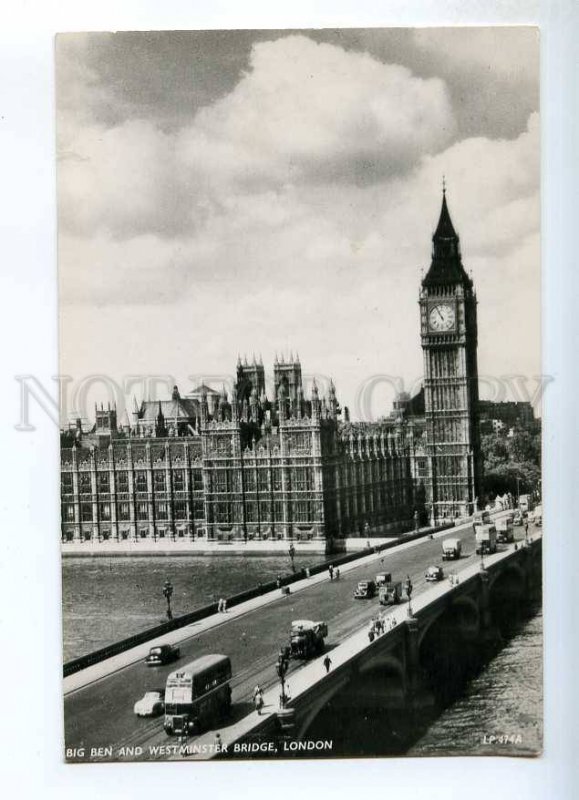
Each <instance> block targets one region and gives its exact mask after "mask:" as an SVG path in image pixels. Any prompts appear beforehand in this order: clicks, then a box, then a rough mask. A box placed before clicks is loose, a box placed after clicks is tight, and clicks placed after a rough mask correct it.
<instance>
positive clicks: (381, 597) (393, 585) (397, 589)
mask: <svg viewBox="0 0 579 800" xmlns="http://www.w3.org/2000/svg"><path fill="white" fill-rule="evenodd" d="M401 599H402V582H401V581H392V580H390V581H388V582H387V583H383V584H382V586H380V589H379V591H378V601H379V603H380V605H381V606H393V605H397V604H398V603H399V602H400V600H401Z"/></svg>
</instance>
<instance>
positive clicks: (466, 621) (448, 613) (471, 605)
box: [418, 593, 480, 647]
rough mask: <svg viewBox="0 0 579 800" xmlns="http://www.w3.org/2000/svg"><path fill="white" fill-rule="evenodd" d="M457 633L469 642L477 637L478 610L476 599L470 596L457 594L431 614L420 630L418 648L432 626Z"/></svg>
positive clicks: (478, 626) (478, 625)
mask: <svg viewBox="0 0 579 800" xmlns="http://www.w3.org/2000/svg"><path fill="white" fill-rule="evenodd" d="M441 623H442V624H444V625H445V627H447V628H450V629H453V630H455V631H457V630H458V631H459V632H460V634H461V636H462V637H463V638H464V639H466V640H468V641H471V640H473V639H475V638H476V637H477V636H478V633H479V630H480V609H479V604H478V599H477V598H475V597H473V596H472V595H471V594H466V593H464V594H458V595H457V596H456V597H453V598H452V601H451V602H450V603H449V604H448V605H444V606H441V607H440V609H439V611H438V613H437V614H433V615H432V616H431V617H430V618H429V620H428V623H427V624H426V625H425V626H424V627H423V628H421V630H420V635H419V639H418V645H419V647H422V643H423V642H424V640H425V638H426V637H427V636H428V634H429V632H430V631H431V629H432V627H433V626H434V625H440V624H441Z"/></svg>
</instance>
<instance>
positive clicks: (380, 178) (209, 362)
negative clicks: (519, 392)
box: [59, 37, 540, 413]
mask: <svg viewBox="0 0 579 800" xmlns="http://www.w3.org/2000/svg"><path fill="white" fill-rule="evenodd" d="M453 124H454V123H453V114H452V109H451V108H450V107H449V104H448V99H447V95H446V90H445V88H444V84H443V83H442V82H441V81H437V80H431V81H422V80H419V79H417V78H414V77H413V76H412V75H411V74H410V72H409V71H408V70H406V69H403V68H401V67H397V66H388V65H384V64H381V63H379V62H377V61H374V60H373V59H371V58H370V57H368V56H366V55H361V54H357V53H346V52H345V51H343V50H341V49H340V48H338V47H335V46H333V45H327V44H323V45H317V44H315V43H313V42H311V41H310V40H308V39H307V38H305V37H288V38H286V39H281V40H277V41H276V42H268V43H262V44H259V45H256V46H255V47H254V50H253V57H252V62H251V69H250V71H249V72H248V74H247V75H245V76H243V77H242V78H241V80H240V82H239V83H238V85H237V87H236V88H235V89H234V91H233V92H232V93H231V94H229V95H227V96H226V97H224V98H223V99H222V100H219V101H218V102H216V103H215V104H213V105H212V106H209V107H207V108H206V109H204V110H203V111H202V112H201V113H200V114H198V115H197V117H196V118H195V119H194V120H193V121H192V122H191V123H190V124H189V125H188V126H187V127H186V128H183V129H181V130H180V131H178V132H177V133H171V134H169V133H165V132H163V131H161V130H160V129H159V128H158V127H156V126H155V125H154V124H153V123H152V122H150V121H149V122H145V121H142V120H132V121H127V122H125V123H124V124H123V125H119V126H116V127H114V128H106V127H104V126H102V125H101V126H96V125H93V124H87V123H82V124H80V125H76V123H75V124H73V125H72V127H71V126H70V122H69V121H67V123H66V125H63V126H61V148H62V150H63V151H64V153H65V155H66V156H67V157H65V158H64V160H63V162H62V169H61V174H60V186H61V209H60V210H61V219H62V222H63V225H62V233H61V237H60V259H59V260H60V266H61V285H62V289H63V294H62V296H63V300H64V301H65V302H66V303H67V304H68V307H67V308H66V313H65V315H64V317H63V343H64V344H63V369H64V370H65V371H67V372H71V373H72V374H75V373H76V374H82V373H85V372H86V371H87V364H88V363H90V364H91V366H90V367H88V369H90V370H95V369H106V370H108V371H109V372H111V373H113V374H116V375H123V374H127V373H128V372H134V371H137V372H139V371H153V372H159V373H160V372H167V371H169V372H173V374H175V375H176V376H179V375H181V376H183V375H185V374H188V373H187V370H188V371H189V372H190V371H191V370H193V371H202V372H203V371H207V370H209V371H217V372H219V373H223V372H227V371H230V370H232V369H233V365H234V361H235V357H236V355H237V351H238V350H241V351H242V352H243V351H247V352H248V353H250V352H252V351H253V350H255V351H259V350H262V351H263V355H264V358H265V359H266V360H267V361H270V360H271V358H272V356H273V353H274V351H275V350H276V349H277V350H279V351H281V350H284V349H285V350H286V351H289V350H290V349H291V348H293V349H297V350H299V351H300V353H301V355H302V360H303V362H304V368H305V369H308V370H311V371H319V372H323V373H324V374H333V375H334V377H335V378H336V380H337V381H338V389H339V390H340V393H341V396H342V397H343V398H344V400H345V402H347V403H348V404H350V405H352V404H353V403H354V398H355V397H356V394H357V392H358V391H359V390H360V387H361V386H363V385H364V383H365V381H367V380H368V378H369V377H371V376H372V375H376V374H389V375H397V376H401V377H404V380H405V381H406V382H409V381H413V380H414V379H415V378H416V377H417V376H419V375H420V374H421V372H422V360H421V352H420V341H419V335H418V312H417V305H416V303H417V294H418V286H419V281H420V267H423V268H425V269H426V268H428V265H429V256H430V235H431V232H432V230H433V229H434V227H435V225H436V221H437V217H438V213H439V209H440V183H441V177H442V174H443V173H445V174H446V176H447V180H448V183H449V193H448V197H449V203H450V208H451V215H452V217H453V220H454V222H455V225H456V227H457V230H458V232H459V234H460V236H461V240H462V243H463V254H464V260H465V265H466V267H467V269H468V268H472V270H473V274H474V279H475V283H476V285H477V289H478V292H479V299H480V306H479V317H480V328H481V336H480V340H481V348H480V358H479V365H480V369H481V371H485V372H489V371H491V370H501V371H508V370H509V369H511V370H513V369H517V368H518V367H515V366H514V365H518V364H521V367H520V369H522V370H529V371H534V372H535V373H536V372H538V371H539V369H540V366H539V348H538V336H539V330H540V322H539V320H538V298H539V266H538V256H539V253H538V244H537V242H538V239H537V237H538V229H539V204H538V185H539V181H538V164H539V126H538V118H536V117H532V118H531V119H530V121H529V129H528V131H526V132H524V133H522V134H521V135H520V136H518V137H517V138H515V139H511V140H492V139H488V138H484V137H477V138H472V139H467V140H464V141H459V142H454V143H453V141H452V140H451V139H450V138H449V135H450V132H451V131H452V130H453ZM72 154H74V156H73V155H72ZM364 164H366V165H368V164H369V165H371V175H369V176H368V175H367V174H366V175H365V178H366V179H365V180H361V173H360V169H362V166H361V165H364ZM161 304H163V305H161ZM113 306H114V307H113ZM525 309H527V310H529V315H528V316H526V317H525V322H524V325H521V317H520V315H521V314H524V313H525ZM99 329H100V330H101V334H100V335H99V334H98V333H97V332H98V330H99ZM128 331H130V333H127V332H128ZM127 336H128V338H129V343H128V344H127V345H126V346H122V347H120V346H119V342H120V341H123V337H125V338H126V337H127ZM96 341H98V354H97V353H96V348H95V344H94V342H96ZM143 342H146V346H145V347H143V346H142V343H143ZM525 342H527V343H528V344H525ZM497 353H499V356H498V357H497ZM521 353H524V356H522V355H521ZM96 362H98V365H97V363H96ZM509 365H513V366H509ZM374 410H375V413H379V409H377V408H375V409H374ZM383 410H386V409H383Z"/></svg>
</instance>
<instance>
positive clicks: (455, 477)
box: [419, 188, 482, 524]
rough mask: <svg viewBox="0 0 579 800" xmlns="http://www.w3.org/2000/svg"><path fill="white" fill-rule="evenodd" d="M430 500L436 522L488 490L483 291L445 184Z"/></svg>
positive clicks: (429, 441)
mask: <svg viewBox="0 0 579 800" xmlns="http://www.w3.org/2000/svg"><path fill="white" fill-rule="evenodd" d="M419 303H420V331H421V339H422V350H423V353H424V404H425V414H426V452H427V456H428V462H429V469H428V479H427V507H428V510H429V514H430V519H431V522H432V524H437V523H440V522H441V521H442V520H444V519H453V518H454V517H456V516H463V515H466V514H469V513H472V512H473V510H474V508H475V504H476V503H477V501H478V498H479V497H480V482H481V470H482V461H481V451H480V434H479V424H478V369H477V321H476V304H477V300H476V294H475V291H474V287H473V283H472V280H471V279H470V278H469V276H468V275H467V274H466V272H465V270H464V267H463V265H462V259H461V255H460V240H459V238H458V235H457V234H456V231H455V230H454V227H453V224H452V221H451V219H450V214H449V213H448V206H447V204H446V190H445V189H444V188H443V196H442V209H441V211H440V219H439V221H438V225H437V228H436V231H435V232H434V235H433V237H432V262H431V265H430V269H429V270H428V272H427V274H426V276H425V277H424V279H423V281H422V287H421V292H420V301H419Z"/></svg>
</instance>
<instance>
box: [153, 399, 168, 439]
mask: <svg viewBox="0 0 579 800" xmlns="http://www.w3.org/2000/svg"><path fill="white" fill-rule="evenodd" d="M166 435H167V428H166V427H165V416H164V414H163V409H162V407H161V401H160V400H159V411H158V412H157V416H156V417H155V436H156V437H157V438H162V437H164V436H166Z"/></svg>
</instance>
